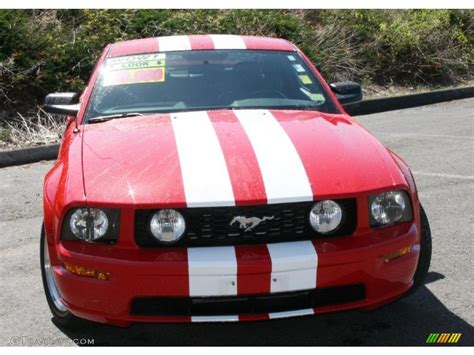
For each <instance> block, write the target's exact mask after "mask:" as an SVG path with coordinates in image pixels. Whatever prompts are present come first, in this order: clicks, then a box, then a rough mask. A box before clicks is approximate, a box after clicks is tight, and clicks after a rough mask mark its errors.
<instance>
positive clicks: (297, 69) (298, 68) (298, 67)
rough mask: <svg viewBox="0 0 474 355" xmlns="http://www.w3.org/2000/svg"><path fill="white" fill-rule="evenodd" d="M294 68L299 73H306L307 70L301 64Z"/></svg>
mask: <svg viewBox="0 0 474 355" xmlns="http://www.w3.org/2000/svg"><path fill="white" fill-rule="evenodd" d="M293 68H295V70H296V71H297V72H298V73H304V72H305V71H306V70H304V68H303V66H302V65H301V64H293Z"/></svg>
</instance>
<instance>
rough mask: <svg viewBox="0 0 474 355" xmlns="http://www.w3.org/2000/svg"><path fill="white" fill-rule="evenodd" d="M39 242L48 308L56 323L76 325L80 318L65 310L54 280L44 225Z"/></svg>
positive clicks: (67, 325)
mask: <svg viewBox="0 0 474 355" xmlns="http://www.w3.org/2000/svg"><path fill="white" fill-rule="evenodd" d="M40 243H41V244H40V260H41V278H42V280H43V288H44V293H45V295H46V301H47V302H48V306H49V309H50V310H51V313H52V314H53V317H54V320H55V322H56V323H57V324H59V325H62V326H65V327H73V326H77V325H79V324H80V323H81V320H80V319H79V318H77V317H75V316H74V315H73V314H72V313H71V312H69V311H68V310H67V308H66V306H65V305H64V303H63V301H62V298H61V295H60V293H59V290H58V287H57V286H56V281H55V280H54V275H53V266H52V265H51V260H50V258H49V250H48V241H47V239H46V235H45V232H44V226H42V227H41V238H40Z"/></svg>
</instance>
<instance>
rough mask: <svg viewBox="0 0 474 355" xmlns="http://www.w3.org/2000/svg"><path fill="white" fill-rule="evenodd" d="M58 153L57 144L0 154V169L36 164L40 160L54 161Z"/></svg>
mask: <svg viewBox="0 0 474 355" xmlns="http://www.w3.org/2000/svg"><path fill="white" fill-rule="evenodd" d="M58 151H59V144H52V145H43V146H39V147H33V148H26V149H17V150H7V151H5V152H0V168H5V167H7V166H14V165H23V164H30V163H36V162H39V161H41V160H55V159H56V158H57V156H58Z"/></svg>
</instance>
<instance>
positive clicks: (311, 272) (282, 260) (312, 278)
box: [267, 240, 318, 293]
mask: <svg viewBox="0 0 474 355" xmlns="http://www.w3.org/2000/svg"><path fill="white" fill-rule="evenodd" d="M267 248H268V252H269V253H270V258H271V261H272V274H271V278H270V292H271V293H274V292H288V291H296V290H309V289H313V288H316V276H317V268H318V254H317V253H316V249H315V247H314V245H313V243H312V242H311V241H309V240H304V241H298V242H288V243H274V244H267Z"/></svg>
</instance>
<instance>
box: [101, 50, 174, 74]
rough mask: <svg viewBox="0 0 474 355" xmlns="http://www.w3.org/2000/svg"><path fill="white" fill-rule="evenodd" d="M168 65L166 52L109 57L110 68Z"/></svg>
mask: <svg viewBox="0 0 474 355" xmlns="http://www.w3.org/2000/svg"><path fill="white" fill-rule="evenodd" d="M165 65H166V54H165V53H152V54H140V55H131V56H127V57H117V58H110V59H107V69H108V70H111V71H113V70H129V69H140V68H157V67H164V66H165Z"/></svg>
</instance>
